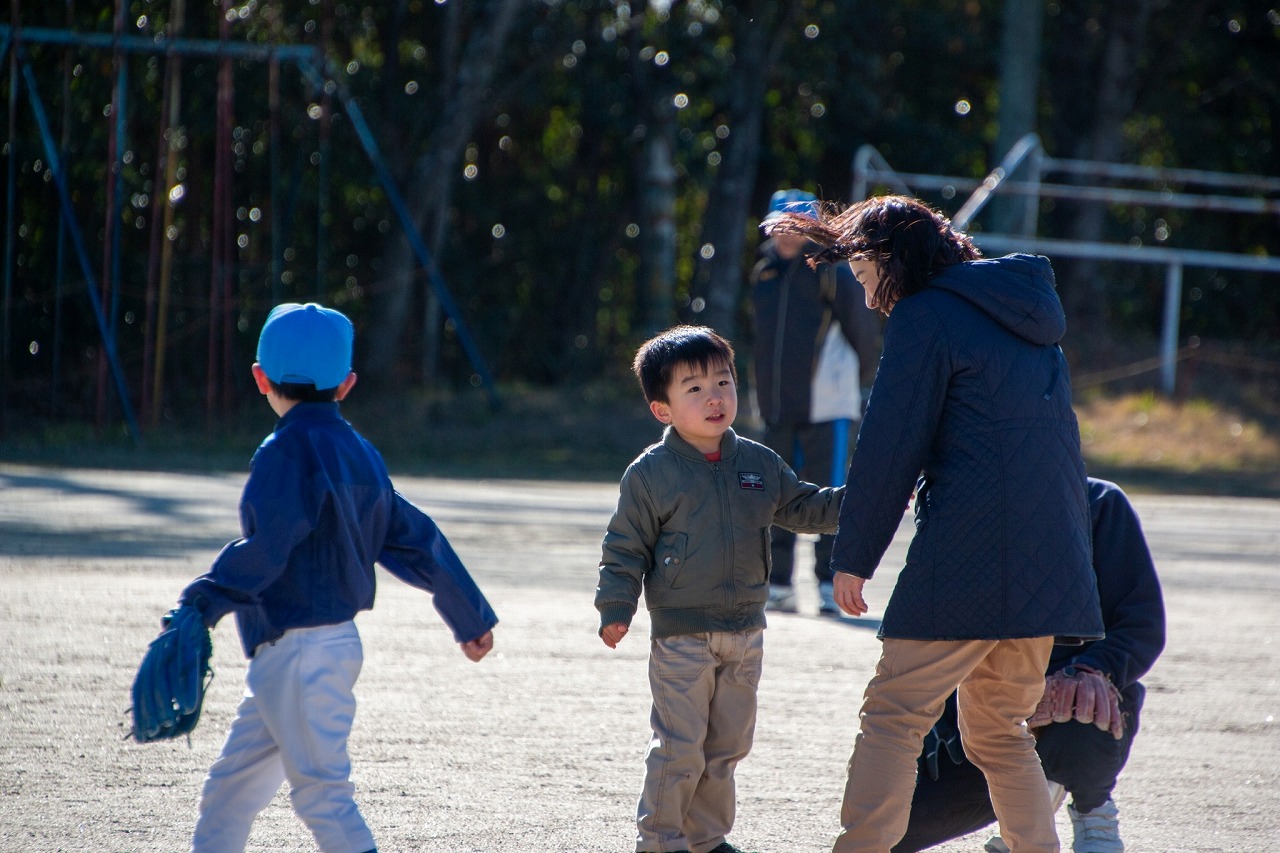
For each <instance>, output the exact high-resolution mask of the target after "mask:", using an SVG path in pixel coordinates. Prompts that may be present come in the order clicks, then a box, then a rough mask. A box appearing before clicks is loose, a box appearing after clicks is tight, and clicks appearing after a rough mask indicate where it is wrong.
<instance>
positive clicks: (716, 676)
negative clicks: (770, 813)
mask: <svg viewBox="0 0 1280 853" xmlns="http://www.w3.org/2000/svg"><path fill="white" fill-rule="evenodd" d="M763 660H764V631H762V630H761V629H759V628H757V629H754V630H750V631H737V632H715V633H710V634H688V635H683V636H678V637H666V638H663V639H659V640H653V641H651V645H650V650H649V687H650V689H651V690H652V692H653V710H652V712H651V713H650V722H651V725H652V726H653V739H652V740H651V741H650V742H649V750H648V752H647V753H646V754H645V759H644V763H645V778H644V790H643V791H642V792H641V794H640V802H639V805H638V806H637V807H636V830H637V834H636V850H652V851H659V853H665V852H666V851H672V850H690V851H692V853H704V851H707V850H710V849H711V848H713V847H716V846H718V845H719V844H720V843H721V842H722V841H724V840H725V836H726V835H728V833H729V831H730V830H731V829H732V828H733V820H734V817H735V814H736V805H737V792H736V789H735V787H734V781H733V773H734V768H735V767H737V765H738V762H739V761H741V760H742V759H743V758H745V757H746V755H747V753H748V752H750V751H751V741H752V738H754V737H755V729H756V690H757V688H758V687H759V686H760V672H761V668H762V664H763Z"/></svg>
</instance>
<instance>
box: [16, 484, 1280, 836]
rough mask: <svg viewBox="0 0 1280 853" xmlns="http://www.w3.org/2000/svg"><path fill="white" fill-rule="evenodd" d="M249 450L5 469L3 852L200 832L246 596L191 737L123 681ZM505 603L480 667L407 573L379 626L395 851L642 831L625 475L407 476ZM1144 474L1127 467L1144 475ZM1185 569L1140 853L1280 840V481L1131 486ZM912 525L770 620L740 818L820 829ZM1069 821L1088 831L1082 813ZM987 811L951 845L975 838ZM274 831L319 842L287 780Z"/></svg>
mask: <svg viewBox="0 0 1280 853" xmlns="http://www.w3.org/2000/svg"><path fill="white" fill-rule="evenodd" d="M243 481H244V477H243V475H207V476H205V475H190V474H156V473H138V472H130V471H101V470H79V469H58V468H40V467H26V466H19V465H0V486H2V487H3V491H2V492H0V752H2V754H3V761H0V851H24V853H33V851H39V853H43V851H90V850H91V851H101V853H107V851H130V852H132V851H181V850H185V849H186V847H187V844H188V839H189V835H190V831H191V827H192V824H193V821H194V817H195V805H196V798H197V795H198V793H199V788H200V783H201V780H202V778H203V774H204V772H205V770H206V769H207V768H208V766H209V764H210V763H211V762H212V761H213V759H214V758H215V757H216V755H217V752H218V749H219V747H220V746H221V742H222V738H223V735H224V734H225V731H226V727H227V725H228V723H229V722H230V718H231V715H232V712H233V711H234V708H235V705H236V703H237V701H238V699H239V695H240V692H241V689H242V687H243V675H244V665H245V662H244V660H243V659H242V657H241V654H240V651H239V642H238V639H237V637H236V633H235V627H234V623H233V620H231V619H227V620H224V622H223V623H222V624H221V625H219V626H218V628H217V630H216V631H215V632H214V668H215V670H216V678H215V679H214V682H213V684H212V686H211V687H210V691H209V694H208V697H207V701H206V703H205V711H204V717H203V719H202V720H201V722H200V725H199V727H198V728H197V729H196V731H195V732H194V734H193V736H192V737H191V741H190V746H188V744H187V742H186V741H185V740H184V741H179V742H171V743H159V744H150V745H145V746H143V745H139V744H136V743H133V742H132V741H131V740H128V739H126V733H127V728H128V714H127V706H128V704H129V687H130V684H131V682H132V679H133V675H134V672H135V670H136V668H137V665H138V662H139V661H140V660H141V656H142V653H143V651H144V649H145V647H146V645H147V643H148V642H149V641H150V639H151V638H152V637H153V636H154V635H155V633H156V630H157V626H158V620H159V618H160V616H161V615H162V614H163V613H164V611H165V610H167V609H168V608H169V607H170V606H172V603H173V601H174V598H175V596H176V595H177V593H178V591H179V590H180V589H181V588H182V587H183V585H185V583H186V582H187V581H188V580H190V579H191V578H192V577H194V576H195V575H196V574H198V573H200V572H201V571H203V570H204V568H205V567H206V566H207V564H208V562H209V560H210V559H211V558H212V557H213V555H214V554H216V553H217V551H218V549H219V548H220V547H221V546H222V545H223V544H224V543H225V542H226V541H227V540H229V539H231V538H233V537H234V536H235V535H236V533H237V520H236V503H237V499H238V497H239V492H240V488H241V486H242V485H243ZM397 485H398V487H399V488H400V490H401V491H402V492H403V493H404V494H405V495H406V496H408V497H409V498H410V499H411V500H413V501H415V502H416V503H418V504H419V505H420V506H422V507H423V508H424V509H425V510H426V511H427V512H428V513H429V514H431V515H432V516H433V517H434V518H435V519H436V521H437V522H438V523H439V525H440V527H441V528H442V529H443V530H444V532H445V533H446V535H448V536H449V538H450V540H451V541H452V542H453V544H454V546H455V548H456V549H457V551H458V552H459V554H460V555H461V556H462V558H463V560H464V561H465V562H466V563H467V564H468V566H469V567H470V568H471V571H472V573H473V574H474V575H475V577H476V578H477V580H478V581H479V583H480V585H481V587H482V588H483V589H484V590H485V592H486V594H487V595H488V596H489V598H490V600H491V601H492V603H493V605H494V607H495V609H496V610H497V611H498V615H499V617H500V618H501V620H502V622H501V624H500V625H499V626H498V629H497V631H496V638H497V645H496V648H495V651H494V653H493V654H491V655H490V656H489V657H488V658H487V659H485V660H484V661H482V662H481V663H480V664H478V665H477V664H471V663H469V662H468V661H466V659H465V658H464V657H463V656H462V654H461V653H460V652H459V651H458V649H457V647H456V646H455V645H454V644H453V642H452V640H451V638H450V636H449V634H448V632H447V630H446V629H445V628H444V626H443V624H442V622H441V620H440V619H439V617H438V616H437V614H436V613H435V611H434V609H433V608H432V607H431V606H430V602H429V598H428V597H427V596H426V595H424V594H423V593H421V592H418V591H416V590H414V589H411V588H410V587H408V586H405V585H403V584H401V583H400V582H398V581H396V580H395V579H394V578H392V577H390V576H389V575H386V574H383V575H381V577H380V579H379V592H378V602H377V606H376V607H375V608H374V610H373V611H371V612H369V613H365V614H362V615H361V616H360V617H359V619H358V624H359V627H360V630H361V633H362V635H363V638H364V642H365V668H364V674H363V675H362V676H361V679H360V682H359V685H358V686H357V696H358V699H359V702H360V706H359V711H358V713H357V716H356V723H355V729H354V731H353V734H352V740H351V753H352V759H353V763H354V780H355V782H356V785H357V797H358V800H359V802H360V804H361V808H362V810H363V811H364V813H365V815H366V817H367V818H368V820H369V822H370V824H371V826H372V827H373V830H374V834H375V835H376V837H377V838H378V842H379V849H380V850H381V851H383V853H395V852H396V851H442V853H457V852H459V851H474V853H508V851H509V852H510V853H517V851H521V853H522V852H523V851H548V850H557V851H602V853H604V851H611V852H613V853H630V851H632V850H633V849H634V845H633V843H632V838H633V834H634V825H633V810H634V803H635V800H636V796H637V794H638V793H639V788H640V782H641V776H642V769H643V768H642V763H641V762H642V754H643V750H644V748H645V744H646V740H647V736H648V712H649V698H648V685H647V676H646V667H645V662H646V657H647V643H646V642H645V636H646V633H647V627H648V626H647V622H646V621H645V620H644V618H643V616H642V617H641V618H640V619H639V620H638V622H637V625H636V626H635V630H633V632H632V634H631V636H630V637H629V638H628V639H627V640H626V641H625V642H624V643H623V644H622V646H620V647H619V649H617V650H616V651H610V650H609V649H607V648H606V647H605V646H604V645H603V644H602V643H601V642H600V640H599V639H598V638H597V636H596V613H595V609H594V608H593V607H592V596H593V591H594V586H595V566H596V563H597V560H598V557H599V542H600V538H601V536H602V534H603V531H604V527H605V524H606V523H607V521H608V518H609V514H610V512H611V510H612V508H613V503H614V499H615V496H616V487H615V486H614V485H611V484H603V485H602V484H597V483H563V482H554V483H553V482H532V481H500V480H489V481H484V480H444V479H429V478H399V479H397ZM1122 485H1123V484H1122ZM1133 500H1134V504H1135V506H1136V507H1137V509H1138V512H1139V514H1140V515H1141V517H1142V519H1143V522H1144V525H1145V528H1146V531H1147V535H1148V539H1149V541H1150V542H1151V546H1152V550H1153V552H1154V554H1155V557H1156V565H1157V567H1158V568H1159V570H1160V572H1161V577H1162V580H1163V584H1164V591H1165V598H1166V605H1167V608H1168V613H1169V643H1168V647H1167V648H1166V650H1165V653H1164V655H1163V657H1162V658H1161V659H1160V661H1159V662H1158V663H1157V665H1156V667H1155V669H1154V670H1153V671H1152V672H1151V673H1150V674H1149V676H1148V677H1147V679H1146V684H1147V686H1148V689H1149V691H1150V692H1149V695H1148V698H1147V706H1146V709H1145V712H1144V715H1143V731H1142V734H1141V735H1140V736H1139V737H1138V739H1137V741H1136V743H1135V746H1134V751H1133V756H1132V759H1131V761H1130V764H1129V767H1128V768H1127V770H1126V772H1125V774H1124V776H1122V778H1121V780H1120V785H1119V788H1118V789H1117V792H1116V800H1117V802H1118V804H1119V806H1120V810H1121V827H1122V830H1123V834H1124V837H1125V840H1126V842H1127V845H1128V849H1129V851H1130V853H1172V851H1178V853H1184V851H1205V853H1208V852H1209V851H1215V853H1216V852H1217V851H1254V852H1255V853H1274V851H1277V850H1280V719H1278V718H1280V501H1275V500H1255V499H1227V498H1188V497H1161V496H1134V498H1133ZM906 536H907V530H906V529H904V530H903V531H902V532H901V533H900V535H899V537H898V539H897V540H896V541H895V543H894V545H893V547H892V549H891V550H890V552H889V554H888V556H887V557H886V559H885V562H884V566H883V568H882V569H881V571H880V573H879V574H878V575H877V576H876V578H875V579H874V580H873V581H872V582H871V583H870V584H868V587H867V595H868V600H869V602H870V603H871V605H872V608H873V609H872V612H871V613H870V614H868V617H867V618H864V619H861V620H846V621H841V622H837V621H833V620H830V619H820V618H818V617H817V616H816V615H815V613H816V607H817V602H816V590H815V589H814V588H813V581H812V573H811V572H810V571H808V568H807V566H805V564H804V563H802V564H801V568H802V570H801V571H800V572H799V574H800V575H801V577H800V582H801V584H802V585H801V587H800V593H801V597H802V607H803V608H804V609H805V612H803V613H802V614H800V615H796V616H776V617H771V619H770V627H769V630H768V632H767V634H766V653H765V677H764V681H763V683H762V685H761V689H760V714H759V725H758V728H757V733H756V741H755V749H754V751H753V752H752V754H751V755H750V756H749V757H748V758H747V759H746V761H745V762H744V763H743V764H742V765H741V766H740V768H739V771H738V792H739V814H738V823H737V827H736V829H735V831H734V833H733V835H732V836H731V840H733V841H734V843H736V844H737V845H738V846H740V847H742V848H743V849H745V850H753V851H754V850H759V851H761V853H792V852H793V851H794V852H795V853H799V851H815V853H816V851H824V850H829V849H830V844H831V841H832V839H833V838H834V836H835V833H836V831H837V829H838V813H839V799H840V793H841V790H842V788H843V782H844V767H845V762H846V761H847V759H848V753H849V750H850V748H851V746H852V743H853V736H854V734H855V730H856V714H857V709H858V704H859V701H860V697H861V694H862V689H863V687H864V686H865V684H866V681H867V679H868V678H869V677H870V675H871V670H872V667H873V665H874V662H875V659H876V656H877V653H878V648H877V647H878V643H877V641H876V639H875V627H876V624H877V621H876V620H877V618H878V617H879V615H880V612H881V610H879V609H878V608H882V607H883V605H884V603H885V601H887V599H888V597H889V593H890V591H891V589H892V585H893V582H894V579H895V571H894V568H895V567H896V565H898V564H899V563H900V561H901V559H902V555H903V552H904V549H905V543H906ZM1058 824H1059V833H1060V835H1061V837H1062V838H1063V840H1064V847H1065V848H1066V849H1068V850H1069V849H1070V838H1071V831H1070V824H1069V822H1068V821H1067V819H1066V815H1065V809H1064V810H1063V812H1062V813H1060V814H1059V821H1058ZM988 835H989V833H987V832H983V833H979V834H976V835H973V836H969V837H968V838H965V839H960V840H957V841H954V842H951V843H949V844H947V845H944V846H942V847H939V848H937V850H939V851H942V853H960V851H968V853H979V851H981V849H982V844H983V842H984V841H985V840H986V838H987V837H988ZM249 849H251V850H254V851H308V850H313V849H314V846H313V845H312V842H311V839H310V836H309V835H308V834H307V832H306V831H305V829H304V828H303V826H302V824H301V823H300V822H299V821H298V820H297V818H295V817H294V815H293V813H292V811H291V810H290V809H289V805H288V801H287V799H286V798H285V796H284V794H283V793H282V794H281V795H279V796H278V797H277V799H276V801H275V802H274V803H273V804H272V805H271V806H270V807H269V808H268V809H267V810H266V811H264V812H263V813H262V815H261V816H260V817H259V819H258V822H257V824H256V825H255V830H254V835H253V837H252V839H251V843H250V848H249Z"/></svg>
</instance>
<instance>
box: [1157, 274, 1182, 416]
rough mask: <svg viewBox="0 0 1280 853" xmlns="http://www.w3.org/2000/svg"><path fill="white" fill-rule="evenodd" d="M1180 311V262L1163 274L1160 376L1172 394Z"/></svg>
mask: <svg viewBox="0 0 1280 853" xmlns="http://www.w3.org/2000/svg"><path fill="white" fill-rule="evenodd" d="M1181 313H1182V264H1179V263H1172V264H1169V266H1168V268H1167V269H1166V270H1165V275H1164V327H1163V329H1162V330H1161V332H1160V359H1161V365H1160V378H1161V384H1162V385H1163V386H1164V392H1165V393H1166V394H1169V395H1172V394H1173V386H1174V381H1175V380H1176V378H1177V375H1176V374H1177V364H1178V318H1179V315H1180V314H1181Z"/></svg>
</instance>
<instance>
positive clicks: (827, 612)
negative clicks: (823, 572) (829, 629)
mask: <svg viewBox="0 0 1280 853" xmlns="http://www.w3.org/2000/svg"><path fill="white" fill-rule="evenodd" d="M818 615H819V616H831V617H833V618H836V619H839V618H840V608H839V607H837V606H836V588H835V584H833V583H830V582H827V583H820V584H818Z"/></svg>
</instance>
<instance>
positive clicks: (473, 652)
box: [458, 631, 493, 661]
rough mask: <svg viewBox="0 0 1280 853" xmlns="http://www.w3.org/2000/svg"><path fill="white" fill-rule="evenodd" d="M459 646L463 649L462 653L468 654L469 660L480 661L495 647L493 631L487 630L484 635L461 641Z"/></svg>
mask: <svg viewBox="0 0 1280 853" xmlns="http://www.w3.org/2000/svg"><path fill="white" fill-rule="evenodd" d="M458 648H460V649H462V653H463V654H464V655H466V656H467V660H470V661H479V660H480V658H482V657H484V656H485V655H487V654H489V651H490V650H491V649H492V648H493V632H492V631H486V632H485V633H484V636H483V637H476V638H475V639H474V640H471V641H470V642H467V643H459V644H458Z"/></svg>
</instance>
